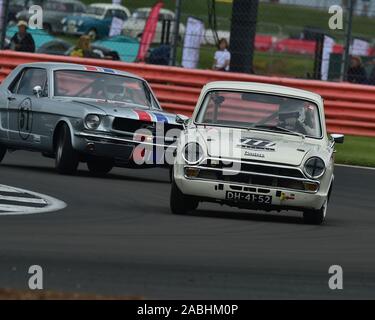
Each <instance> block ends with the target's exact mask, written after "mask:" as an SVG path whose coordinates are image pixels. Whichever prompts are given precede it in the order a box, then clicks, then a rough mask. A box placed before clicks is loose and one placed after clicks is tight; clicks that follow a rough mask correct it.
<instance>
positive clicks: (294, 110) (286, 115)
mask: <svg viewBox="0 0 375 320" xmlns="http://www.w3.org/2000/svg"><path fill="white" fill-rule="evenodd" d="M291 118H294V119H296V120H298V121H299V122H301V123H303V122H304V120H305V112H304V108H303V105H301V102H300V101H299V102H298V104H293V102H292V103H288V104H285V105H280V108H279V121H280V122H285V121H286V120H287V119H291Z"/></svg>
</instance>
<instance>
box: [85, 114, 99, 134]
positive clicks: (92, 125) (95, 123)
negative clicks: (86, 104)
mask: <svg viewBox="0 0 375 320" xmlns="http://www.w3.org/2000/svg"><path fill="white" fill-rule="evenodd" d="M85 124H86V127H87V128H88V129H91V130H95V129H98V127H99V125H100V117H99V116H98V115H96V114H89V115H87V116H86V119H85Z"/></svg>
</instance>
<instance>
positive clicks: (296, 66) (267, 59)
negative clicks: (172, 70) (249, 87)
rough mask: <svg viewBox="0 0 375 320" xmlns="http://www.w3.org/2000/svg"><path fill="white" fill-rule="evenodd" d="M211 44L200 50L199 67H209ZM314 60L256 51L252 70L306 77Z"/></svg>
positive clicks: (264, 73) (213, 50) (299, 56)
mask: <svg viewBox="0 0 375 320" xmlns="http://www.w3.org/2000/svg"><path fill="white" fill-rule="evenodd" d="M216 50H217V49H216V48H215V47H213V46H203V47H202V48H201V50H200V59H199V64H198V68H199V69H211V67H212V63H213V57H214V53H215V51H216ZM181 58H182V48H181V47H179V48H178V52H177V61H178V63H180V62H181ZM313 65H314V61H313V60H312V59H311V57H309V56H305V55H290V54H286V53H273V54H272V53H269V52H258V51H256V52H255V54H254V71H255V73H256V74H260V75H267V74H268V75H269V74H272V75H282V76H284V77H296V78H302V77H306V74H307V73H308V72H310V73H311V72H312V71H313Z"/></svg>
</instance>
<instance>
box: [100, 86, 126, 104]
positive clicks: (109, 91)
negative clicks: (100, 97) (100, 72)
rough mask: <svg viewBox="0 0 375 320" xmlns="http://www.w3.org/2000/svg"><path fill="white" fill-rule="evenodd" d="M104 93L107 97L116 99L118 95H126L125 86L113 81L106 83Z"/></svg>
mask: <svg viewBox="0 0 375 320" xmlns="http://www.w3.org/2000/svg"><path fill="white" fill-rule="evenodd" d="M104 94H105V97H106V98H107V99H109V100H115V98H116V97H118V96H124V95H125V87H124V86H123V85H120V84H117V83H113V82H112V83H111V82H110V83H105V84H104Z"/></svg>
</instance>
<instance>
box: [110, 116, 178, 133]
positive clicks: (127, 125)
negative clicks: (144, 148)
mask: <svg viewBox="0 0 375 320" xmlns="http://www.w3.org/2000/svg"><path fill="white" fill-rule="evenodd" d="M160 124H164V134H166V133H167V132H168V130H170V129H182V126H181V125H178V124H170V123H166V122H164V123H163V122H158V125H160ZM112 128H113V129H114V130H117V131H124V132H131V133H134V132H135V131H137V130H140V129H148V130H150V131H151V132H152V134H153V135H155V134H156V122H149V121H141V120H135V119H127V118H115V119H114V121H113V124H112Z"/></svg>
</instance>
